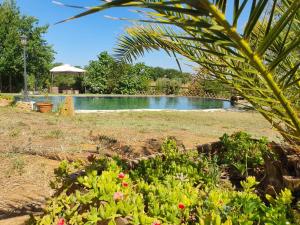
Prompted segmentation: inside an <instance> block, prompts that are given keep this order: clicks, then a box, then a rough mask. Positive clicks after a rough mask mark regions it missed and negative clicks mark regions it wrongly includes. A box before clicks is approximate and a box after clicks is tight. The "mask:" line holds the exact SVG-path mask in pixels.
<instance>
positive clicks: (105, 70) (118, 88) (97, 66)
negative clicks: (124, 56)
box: [84, 52, 149, 94]
mask: <svg viewBox="0 0 300 225" xmlns="http://www.w3.org/2000/svg"><path fill="white" fill-rule="evenodd" d="M86 70H87V74H86V76H85V77H84V85H85V86H86V87H87V90H89V91H90V92H92V93H101V94H137V93H143V92H145V91H147V89H148V86H149V85H148V83H149V76H148V68H147V67H146V66H145V65H144V64H142V63H138V64H135V65H133V66H132V65H130V64H125V63H120V62H117V61H115V59H114V58H113V57H112V56H110V55H109V54H108V53H107V52H102V53H100V54H99V56H98V60H95V61H91V62H90V64H89V65H88V66H87V68H86Z"/></svg>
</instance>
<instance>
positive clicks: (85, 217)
mask: <svg viewBox="0 0 300 225" xmlns="http://www.w3.org/2000/svg"><path fill="white" fill-rule="evenodd" d="M162 151H163V152H164V154H165V156H163V157H162V156H157V157H156V158H152V159H149V160H145V161H142V162H141V163H140V164H139V165H138V166H137V167H136V168H135V169H131V170H128V167H127V165H126V164H124V163H122V161H121V160H119V159H116V160H112V159H108V158H100V159H96V158H95V156H92V155H91V156H90V157H89V158H88V160H89V161H90V164H88V165H85V163H84V162H83V161H75V162H71V163H68V162H67V161H63V162H62V163H61V164H60V166H59V168H58V169H57V170H56V171H55V173H56V180H55V181H54V182H53V183H52V187H53V188H55V189H56V194H55V196H54V197H53V198H52V199H50V200H49V202H48V203H47V206H46V208H45V211H44V212H45V213H44V214H43V215H41V216H36V217H32V218H31V220H30V221H29V224H43V225H48V224H58V223H59V222H61V221H63V222H65V223H66V224H109V225H110V224H117V222H118V220H120V218H122V219H123V220H126V221H127V222H129V223H130V224H143V225H150V224H151V225H154V224H156V225H157V224H165V225H167V224H169V225H171V224H173V225H174V224H186V225H187V224H201V225H202V224H203V225H208V224H214V225H220V224H227V225H229V224H274V225H275V224H291V223H292V222H293V217H292V215H291V209H290V204H291V199H292V196H291V192H290V191H289V190H283V191H282V192H281V193H280V194H279V195H278V196H277V197H276V198H275V199H273V198H271V197H270V196H267V198H268V199H269V201H270V205H266V204H265V203H263V202H262V200H261V199H260V198H259V196H258V195H257V194H256V193H255V185H256V184H257V182H256V180H255V178H254V177H248V178H247V179H246V180H245V181H243V182H242V183H241V185H242V187H243V191H235V190H233V189H232V188H225V187H222V186H220V184H219V183H218V179H217V178H216V179H212V177H214V176H215V175H213V174H214V173H216V172H213V173H212V171H213V170H218V169H217V166H216V164H215V162H208V161H207V159H205V158H202V157H199V156H197V154H196V152H191V153H184V152H182V151H180V150H179V148H178V147H177V145H176V142H175V141H174V140H171V139H168V140H166V142H165V143H164V144H163V146H162ZM78 171H79V172H78ZM125 171H127V172H128V173H125ZM118 224H119V223H118Z"/></svg>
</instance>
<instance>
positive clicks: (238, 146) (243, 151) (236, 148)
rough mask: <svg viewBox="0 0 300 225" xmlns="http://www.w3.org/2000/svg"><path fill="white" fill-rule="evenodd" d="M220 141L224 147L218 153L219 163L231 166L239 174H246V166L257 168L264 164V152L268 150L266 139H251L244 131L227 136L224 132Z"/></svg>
mask: <svg viewBox="0 0 300 225" xmlns="http://www.w3.org/2000/svg"><path fill="white" fill-rule="evenodd" d="M220 141H221V143H222V145H223V147H224V148H225V149H224V150H223V151H224V152H223V153H222V154H220V155H219V157H218V158H219V159H218V161H219V163H222V164H226V165H230V166H233V167H234V168H235V169H236V170H237V171H239V172H240V174H241V175H246V176H247V174H248V168H257V167H259V166H262V165H263V164H264V158H263V156H264V154H266V153H267V152H269V151H268V146H267V144H268V140H267V139H266V138H264V137H263V138H261V139H259V140H257V141H256V140H253V138H252V137H251V135H249V134H247V133H245V132H237V133H234V134H232V135H231V136H229V135H228V134H224V135H223V136H222V137H221V138H220Z"/></svg>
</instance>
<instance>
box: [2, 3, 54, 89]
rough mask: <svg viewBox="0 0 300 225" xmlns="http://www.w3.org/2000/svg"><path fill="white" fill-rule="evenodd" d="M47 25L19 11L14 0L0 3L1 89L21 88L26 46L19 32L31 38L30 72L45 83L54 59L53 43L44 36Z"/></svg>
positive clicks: (28, 59)
mask: <svg viewBox="0 0 300 225" xmlns="http://www.w3.org/2000/svg"><path fill="white" fill-rule="evenodd" d="M47 29H48V26H39V25H38V20H37V19H36V18H34V17H31V16H23V15H21V14H20V11H19V9H18V8H17V6H16V3H15V1H14V0H4V1H2V4H0V43H1V44H0V91H2V92H3V91H6V92H12V91H20V90H21V89H22V88H23V47H22V45H21V41H20V39H21V38H20V36H21V35H22V34H25V35H26V36H27V38H28V45H27V47H26V49H27V51H26V53H27V55H26V61H27V72H28V74H31V76H34V77H35V79H36V80H37V83H38V86H43V85H44V80H45V79H46V77H47V76H48V75H49V69H50V64H51V62H52V61H53V53H54V52H53V50H52V47H51V46H49V45H48V44H47V42H46V41H45V40H44V39H43V35H44V34H45V33H46V32H47Z"/></svg>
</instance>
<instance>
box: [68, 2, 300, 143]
mask: <svg viewBox="0 0 300 225" xmlns="http://www.w3.org/2000/svg"><path fill="white" fill-rule="evenodd" d="M268 3H269V4H268ZM269 6H270V7H269ZM112 7H138V8H146V9H151V10H146V11H140V10H138V11H137V12H139V13H141V14H142V15H144V16H146V18H143V19H139V21H141V22H144V23H145V22H146V23H150V25H149V24H148V25H137V26H134V27H132V28H128V29H127V35H124V36H122V37H121V38H120V44H119V47H118V49H117V53H118V56H119V57H120V58H123V59H125V60H127V61H132V60H133V58H137V57H138V56H140V55H143V54H144V52H145V51H150V50H153V49H155V50H157V49H159V48H161V49H164V50H165V51H166V52H167V53H169V54H170V55H172V56H175V57H176V54H175V53H177V54H180V55H182V56H184V57H186V58H187V59H189V60H190V61H193V62H195V63H197V64H198V65H199V66H201V67H204V68H206V69H207V70H208V71H209V72H210V73H209V75H210V76H212V77H215V78H216V79H218V80H220V81H222V82H224V83H226V84H228V85H230V86H231V87H233V88H234V89H235V90H236V91H237V92H238V93H239V94H240V95H242V96H243V97H244V98H245V99H247V100H248V101H249V102H250V103H251V104H252V105H253V107H254V108H255V109H256V110H257V111H259V112H260V113H261V114H262V115H263V116H264V117H265V118H266V119H267V120H268V121H269V122H270V123H271V124H272V125H273V126H274V127H275V128H277V129H278V131H279V132H280V133H281V134H282V136H283V137H284V138H285V140H286V141H288V142H290V143H293V144H297V143H298V144H299V142H300V118H299V110H300V105H299V95H300V91H299V89H300V77H299V76H300V75H299V66H300V63H299V62H298V58H299V46H300V45H299V43H300V35H299V32H300V31H299V27H300V26H299V23H300V19H299V18H300V13H299V9H300V1H298V0H280V1H277V0H272V1H268V0H250V1H247V0H245V1H234V2H233V4H231V1H226V0H212V1H210V0H201V1H196V0H191V1H183V0H179V1H173V0H171V1H166V0H157V1H152V0H113V1H109V2H106V3H103V4H101V5H99V6H96V7H92V8H90V9H88V10H87V11H85V12H83V13H81V14H79V15H77V16H74V17H72V18H70V19H76V18H79V17H82V16H86V15H89V14H92V13H96V12H99V11H101V10H105V9H108V8H112ZM242 18H246V19H245V20H244V21H243V20H242ZM153 24H154V25H153Z"/></svg>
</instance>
